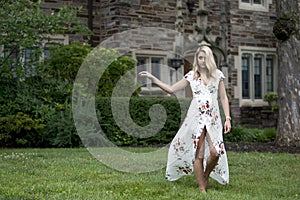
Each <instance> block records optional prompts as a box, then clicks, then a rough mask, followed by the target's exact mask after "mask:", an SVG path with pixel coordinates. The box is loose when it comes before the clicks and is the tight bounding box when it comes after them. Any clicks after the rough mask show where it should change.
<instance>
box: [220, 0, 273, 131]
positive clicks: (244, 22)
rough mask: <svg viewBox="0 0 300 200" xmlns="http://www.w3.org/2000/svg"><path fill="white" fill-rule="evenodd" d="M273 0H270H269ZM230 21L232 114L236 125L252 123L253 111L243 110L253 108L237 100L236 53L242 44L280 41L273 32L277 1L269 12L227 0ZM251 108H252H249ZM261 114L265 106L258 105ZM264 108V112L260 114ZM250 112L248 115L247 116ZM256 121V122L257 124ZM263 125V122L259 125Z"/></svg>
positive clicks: (229, 46)
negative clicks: (253, 9)
mask: <svg viewBox="0 0 300 200" xmlns="http://www.w3.org/2000/svg"><path fill="white" fill-rule="evenodd" d="M268 2H270V1H268ZM226 6H227V20H228V33H227V36H228V40H227V48H228V64H229V74H230V76H229V79H230V80H229V88H230V89H229V90H228V93H229V95H230V103H231V111H232V115H233V117H234V118H235V120H236V123H237V124H242V125H243V124H246V125H249V122H250V121H249V120H248V122H246V121H247V120H246V121H245V119H251V118H252V117H253V115H252V114H251V113H252V112H244V111H245V110H249V109H250V108H242V107H240V105H239V99H236V97H235V94H234V92H235V91H234V87H238V72H237V69H236V66H235V56H241V55H239V47H241V46H247V47H265V48H276V46H277V40H276V38H275V37H274V35H273V33H272V29H273V25H274V23H275V21H276V2H275V1H272V4H269V5H268V6H269V12H262V11H251V10H243V9H239V1H238V0H233V1H227V5H226ZM250 110H251V109H250ZM254 110H256V114H257V115H258V116H262V115H264V113H263V112H262V111H263V109H262V108H255V109H254ZM258 111H261V112H262V113H259V112H258ZM248 114H249V116H248ZM255 125H256V123H254V126H255ZM259 126H260V125H259Z"/></svg>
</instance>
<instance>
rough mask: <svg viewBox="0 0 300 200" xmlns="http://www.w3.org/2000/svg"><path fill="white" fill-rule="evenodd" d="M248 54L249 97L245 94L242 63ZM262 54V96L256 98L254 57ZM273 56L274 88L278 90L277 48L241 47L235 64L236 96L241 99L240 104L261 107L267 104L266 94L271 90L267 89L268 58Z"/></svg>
mask: <svg viewBox="0 0 300 200" xmlns="http://www.w3.org/2000/svg"><path fill="white" fill-rule="evenodd" d="M245 55H247V56H248V57H249V98H245V97H244V95H243V86H244V85H243V84H244V83H243V74H242V65H243V57H244V56H245ZM258 56H260V57H261V58H262V59H261V62H262V67H261V82H260V83H261V98H255V83H254V59H255V58H256V57H258ZM270 58H272V59H271V60H272V61H273V63H272V64H273V70H272V78H273V80H272V81H271V82H272V84H273V85H272V87H273V88H272V89H273V92H276V91H277V87H278V77H277V74H278V61H277V58H278V57H277V53H276V48H258V47H239V54H238V56H236V57H235V66H236V68H237V71H238V83H237V87H235V97H236V98H238V99H239V103H240V106H241V107H243V106H251V107H261V106H266V105H267V102H264V101H263V97H264V95H265V94H267V93H269V92H271V91H267V88H268V86H267V84H268V80H267V71H266V70H267V60H268V59H270Z"/></svg>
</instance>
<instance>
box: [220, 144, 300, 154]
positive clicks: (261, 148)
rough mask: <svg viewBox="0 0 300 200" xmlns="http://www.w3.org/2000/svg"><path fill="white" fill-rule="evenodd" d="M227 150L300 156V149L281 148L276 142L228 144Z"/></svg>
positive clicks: (226, 145)
mask: <svg viewBox="0 0 300 200" xmlns="http://www.w3.org/2000/svg"><path fill="white" fill-rule="evenodd" d="M225 148H226V150H227V151H234V152H270V153H291V154H300V147H296V146H290V147H286V146H279V145H277V144H275V143H274V142H265V143H259V142H258V143H256V142H254V143H243V142H238V143H231V142H226V143H225Z"/></svg>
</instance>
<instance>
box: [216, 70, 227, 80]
mask: <svg viewBox="0 0 300 200" xmlns="http://www.w3.org/2000/svg"><path fill="white" fill-rule="evenodd" d="M216 75H217V78H218V79H220V80H224V79H225V76H224V73H223V72H222V71H221V70H219V69H216Z"/></svg>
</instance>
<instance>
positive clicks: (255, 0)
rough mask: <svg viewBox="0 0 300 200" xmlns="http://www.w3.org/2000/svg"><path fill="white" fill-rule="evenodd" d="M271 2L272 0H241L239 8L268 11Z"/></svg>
mask: <svg viewBox="0 0 300 200" xmlns="http://www.w3.org/2000/svg"><path fill="white" fill-rule="evenodd" d="M271 3H272V0H240V1H239V9H244V10H253V11H264V12H268V11H269V4H271Z"/></svg>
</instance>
